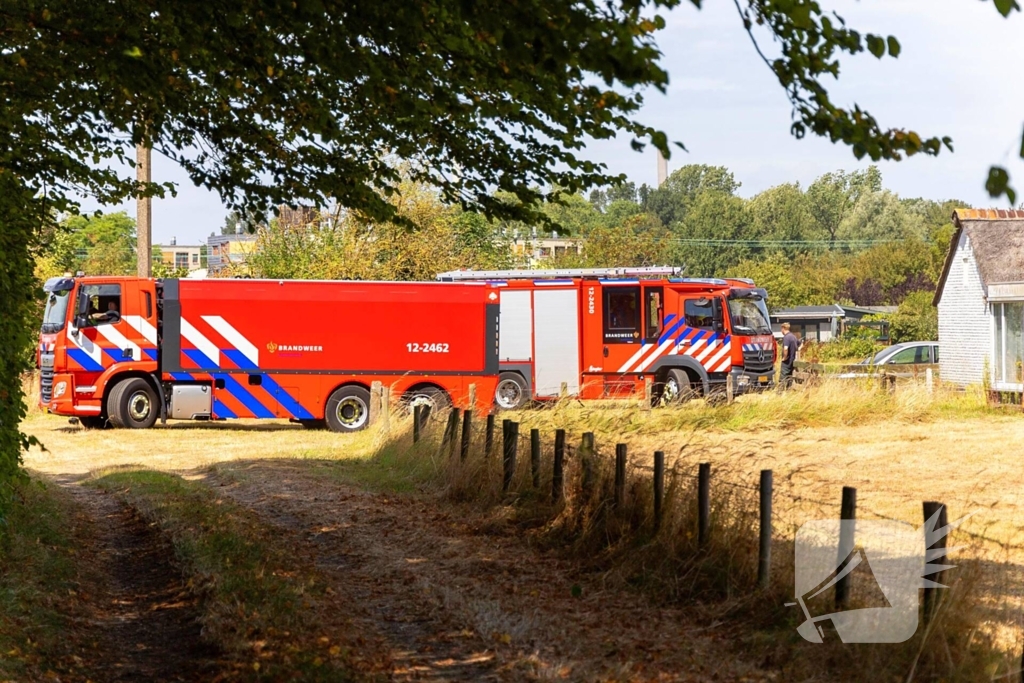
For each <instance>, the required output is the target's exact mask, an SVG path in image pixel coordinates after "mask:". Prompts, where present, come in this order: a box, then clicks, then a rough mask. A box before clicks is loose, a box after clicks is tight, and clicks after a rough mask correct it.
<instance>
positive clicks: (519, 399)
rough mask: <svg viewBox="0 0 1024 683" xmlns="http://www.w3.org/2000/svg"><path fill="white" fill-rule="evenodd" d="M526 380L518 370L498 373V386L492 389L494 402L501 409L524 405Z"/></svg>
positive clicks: (525, 400) (511, 408) (526, 398)
mask: <svg viewBox="0 0 1024 683" xmlns="http://www.w3.org/2000/svg"><path fill="white" fill-rule="evenodd" d="M526 393H527V387H526V380H525V379H523V376H522V375H520V374H519V373H518V372H503V373H501V374H500V375H498V386H497V388H495V390H494V403H495V404H496V405H497V406H498V407H499V408H501V409H502V410H515V409H517V408H522V407H523V406H524V405H526V402H527V400H528V397H527V395H526Z"/></svg>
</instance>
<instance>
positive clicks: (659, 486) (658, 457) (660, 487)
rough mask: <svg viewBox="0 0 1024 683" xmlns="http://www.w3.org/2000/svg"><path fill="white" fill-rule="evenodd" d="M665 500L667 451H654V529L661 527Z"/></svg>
mask: <svg viewBox="0 0 1024 683" xmlns="http://www.w3.org/2000/svg"><path fill="white" fill-rule="evenodd" d="M664 501H665V453H664V451H654V530H655V531H657V530H658V529H660V528H661V514H662V505H663V503H664Z"/></svg>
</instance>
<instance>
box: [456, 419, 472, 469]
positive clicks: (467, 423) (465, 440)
mask: <svg viewBox="0 0 1024 683" xmlns="http://www.w3.org/2000/svg"><path fill="white" fill-rule="evenodd" d="M472 420H473V410H472V409H469V410H466V411H465V412H463V413H462V444H461V449H460V450H459V459H460V460H465V459H466V458H468V457H469V441H470V438H471V437H472V436H473V432H472V429H473V427H472Z"/></svg>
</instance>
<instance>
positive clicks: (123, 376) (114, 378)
mask: <svg viewBox="0 0 1024 683" xmlns="http://www.w3.org/2000/svg"><path fill="white" fill-rule="evenodd" d="M136 377H138V378H140V379H144V380H146V382H148V383H149V386H150V387H152V388H153V391H155V392H156V397H157V400H158V401H160V413H161V415H163V413H164V412H165V410H164V390H163V387H162V386H161V385H160V382H159V381H158V380H157V378H156V376H155V375H153V373H151V372H143V371H142V370H126V371H125V372H119V373H117V374H115V375H111V376H110V377H109V378H108V379H107V383H106V384H105V385H104V386H103V410H102V412H101V413H100V414H101V415H103V416H109V415H110V410H109V407H110V395H111V394H113V393H114V387H116V386H117V385H118V384H121V383H122V382H125V381H127V380H129V379H134V378H136Z"/></svg>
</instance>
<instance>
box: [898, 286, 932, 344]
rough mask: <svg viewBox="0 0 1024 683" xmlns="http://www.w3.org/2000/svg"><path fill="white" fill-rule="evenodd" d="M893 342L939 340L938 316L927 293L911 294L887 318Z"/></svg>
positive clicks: (929, 294) (930, 296)
mask: <svg viewBox="0 0 1024 683" xmlns="http://www.w3.org/2000/svg"><path fill="white" fill-rule="evenodd" d="M889 335H890V336H891V337H892V341H893V342H897V343H898V342H904V341H933V340H936V339H938V338H939V315H938V311H937V310H936V308H935V306H933V305H932V295H931V293H929V292H925V291H919V292H911V293H910V294H908V295H907V297H906V298H905V299H904V300H903V303H901V304H900V306H899V308H898V309H897V310H896V313H894V314H893V315H892V316H890V317H889Z"/></svg>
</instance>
